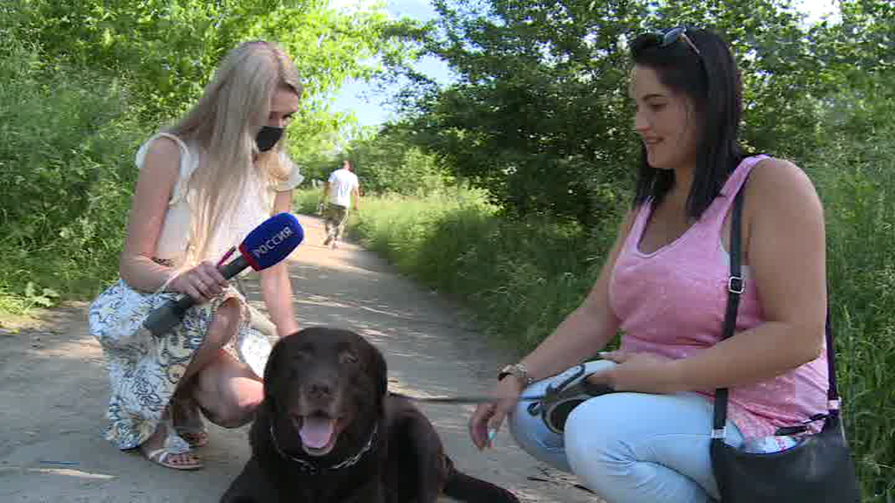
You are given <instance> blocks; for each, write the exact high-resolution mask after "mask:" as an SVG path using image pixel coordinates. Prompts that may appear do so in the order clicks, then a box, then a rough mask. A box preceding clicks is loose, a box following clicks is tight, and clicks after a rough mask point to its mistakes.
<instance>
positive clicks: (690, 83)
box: [469, 27, 827, 503]
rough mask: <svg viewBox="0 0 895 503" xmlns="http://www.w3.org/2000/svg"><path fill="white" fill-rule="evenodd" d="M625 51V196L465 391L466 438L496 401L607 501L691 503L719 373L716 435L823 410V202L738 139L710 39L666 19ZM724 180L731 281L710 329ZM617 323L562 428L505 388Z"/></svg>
mask: <svg viewBox="0 0 895 503" xmlns="http://www.w3.org/2000/svg"><path fill="white" fill-rule="evenodd" d="M631 56H632V59H633V62H634V67H633V70H632V72H631V79H630V84H629V93H630V97H631V99H632V100H633V101H634V103H635V104H636V110H637V112H636V115H635V117H634V120H633V126H634V129H635V130H636V132H637V134H638V135H639V136H640V138H641V140H642V143H643V149H642V150H643V160H642V162H641V167H640V173H639V180H638V185H637V190H636V196H635V198H634V204H633V208H632V210H631V211H630V212H629V213H628V215H627V216H626V218H625V219H624V221H623V222H622V224H621V226H620V229H619V233H618V237H617V240H616V243H615V245H614V246H613V248H612V250H611V252H610V253H609V256H608V259H607V260H606V263H605V265H604V267H603V269H602V271H601V273H600V276H599V278H598V280H597V282H596V285H595V286H594V288H593V289H592V291H591V292H590V294H589V295H588V296H587V298H586V299H585V301H584V302H583V303H582V305H581V306H580V307H578V309H576V310H575V311H574V312H572V313H571V314H570V315H569V316H568V317H566V319H565V320H564V321H563V322H562V323H561V324H560V325H559V327H557V328H556V330H555V331H554V332H553V333H552V334H551V335H550V336H549V337H548V338H547V339H546V340H544V341H543V342H542V343H541V344H540V345H539V346H538V347H537V348H536V349H535V350H534V351H533V352H531V353H530V354H529V355H527V356H526V357H525V358H523V359H522V360H521V362H519V363H518V364H516V365H513V366H509V367H507V368H506V369H505V370H504V371H503V372H501V373H500V376H501V377H502V378H501V379H500V380H499V382H498V383H497V384H496V386H495V388H494V396H495V397H501V398H500V399H496V400H495V402H493V403H490V404H484V405H481V406H479V407H478V409H477V410H476V411H475V413H474V414H473V415H472V417H471V418H470V421H469V430H470V436H471V437H472V440H473V442H474V443H475V444H476V446H478V447H479V448H480V449H481V448H484V447H486V446H488V445H489V444H490V438H493V434H494V432H496V430H497V429H498V428H499V427H500V425H501V423H502V422H503V420H504V418H505V417H506V416H507V415H508V414H509V418H510V429H511V432H512V433H513V436H514V437H515V439H516V441H517V442H518V443H519V444H520V445H521V446H522V447H523V448H524V449H525V450H526V451H528V452H529V453H530V454H532V455H533V456H535V457H536V458H538V459H540V460H542V461H545V462H548V463H550V464H552V465H554V466H556V467H558V468H560V469H563V470H566V471H569V472H572V473H574V474H576V475H577V476H578V477H579V478H581V479H582V481H583V482H584V484H586V485H587V486H588V487H589V488H590V489H591V490H593V491H594V492H595V493H596V494H597V495H598V496H600V497H601V498H603V499H605V500H606V501H608V502H610V503H624V502H651V503H657V502H684V501H686V502H700V501H709V500H711V499H717V498H718V490H717V486H716V482H715V479H714V476H713V474H712V468H711V460H710V455H709V444H710V439H711V434H712V398H713V390H714V389H716V388H719V387H731V388H732V390H731V395H730V406H729V407H730V410H729V414H728V417H729V421H728V424H727V427H726V440H725V441H726V442H727V443H729V444H731V445H734V446H738V447H740V446H743V445H744V444H749V443H750V442H755V441H757V440H758V439H765V438H768V437H771V436H773V435H774V433H775V431H776V430H777V429H778V428H780V427H783V426H791V425H793V424H799V423H801V422H802V421H805V420H806V419H807V418H809V417H810V416H812V415H814V414H816V413H818V412H823V411H825V410H826V403H825V399H826V384H827V371H826V357H825V354H824V352H823V347H824V321H825V310H826V290H825V268H824V264H825V251H824V250H825V237H824V225H823V212H822V208H821V205H820V202H819V199H818V197H817V194H816V192H815V189H814V187H813V185H812V184H811V182H810V181H809V179H808V177H807V176H806V175H805V174H804V173H803V172H802V171H801V170H800V169H799V168H798V167H796V166H794V165H793V164H791V163H789V162H786V161H783V160H779V159H774V158H771V157H768V156H764V155H754V156H749V155H747V154H745V153H744V152H743V150H742V148H741V147H740V145H739V143H738V138H737V135H738V129H739V127H738V126H739V123H740V119H741V113H742V87H741V81H740V78H739V73H738V70H737V68H736V64H735V62H734V59H733V57H732V55H731V53H730V49H729V47H728V46H727V44H725V43H724V42H723V40H722V39H721V38H719V37H718V36H717V35H715V34H714V33H712V32H710V31H708V30H699V29H693V28H683V27H678V28H673V29H669V30H663V31H660V32H656V33H648V34H644V35H641V36H639V37H637V38H636V39H635V40H634V42H633V43H632V45H631ZM747 179H748V183H747ZM741 188H742V190H743V191H744V200H745V206H744V212H743V227H742V236H743V238H742V248H741V251H742V257H743V263H744V264H745V266H746V267H744V278H745V292H744V293H743V295H742V300H741V303H740V307H739V317H738V323H737V327H736V333H735V335H734V336H733V337H731V338H730V339H727V340H723V341H722V333H721V332H722V321H723V319H724V312H725V306H726V301H727V285H728V278H729V254H728V253H729V252H728V250H730V243H729V229H730V211H731V209H732V205H733V200H734V196H735V195H736V194H737V192H738V191H739V190H740V189H741ZM619 330H621V331H622V333H623V335H622V337H621V346H620V349H619V350H618V351H614V352H609V353H601V354H600V356H601V357H602V358H601V359H600V360H597V361H592V362H587V363H586V368H587V370H586V374H590V375H589V376H588V377H587V379H588V380H589V381H590V382H592V383H598V384H605V385H609V386H610V387H611V388H613V389H614V390H615V391H616V392H615V393H608V394H604V395H601V396H597V397H594V398H591V399H589V400H587V401H585V402H584V403H583V404H581V405H579V406H578V407H576V408H575V409H574V410H573V411H572V413H571V414H570V415H569V416H568V419H567V421H566V423H565V429H564V432H563V434H562V435H560V434H557V433H554V432H553V431H551V430H550V429H549V428H548V427H547V426H546V424H545V423H544V421H543V420H541V418H540V417H539V416H536V415H532V414H530V413H529V412H528V410H527V408H528V403H524V402H523V403H517V401H516V400H515V399H514V398H512V397H516V396H519V395H520V393H522V392H523V390H524V391H525V392H526V393H525V394H526V395H536V394H538V393H539V392H543V391H544V390H545V389H546V387H547V386H548V385H550V384H555V383H558V382H560V381H562V380H563V379H564V378H565V377H566V374H565V373H563V371H564V370H566V369H569V368H570V367H573V366H576V365H578V364H580V363H582V361H584V360H585V359H586V358H587V357H588V356H589V355H595V354H597V353H598V352H600V351H602V350H603V349H604V347H605V346H606V345H607V344H608V343H609V342H610V341H611V340H612V338H613V337H614V336H615V335H616V333H617V332H618V331H619ZM557 374H559V375H557ZM812 427H813V425H812Z"/></svg>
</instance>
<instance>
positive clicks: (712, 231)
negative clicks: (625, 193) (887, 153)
mask: <svg viewBox="0 0 895 503" xmlns="http://www.w3.org/2000/svg"><path fill="white" fill-rule="evenodd" d="M765 158H767V157H766V156H755V157H749V158H746V159H744V160H743V161H742V162H741V163H740V165H739V166H737V168H736V170H735V171H734V172H733V173H732V174H731V175H730V177H729V178H728V179H727V182H726V183H725V184H724V186H723V187H722V189H721V193H720V194H719V195H718V197H716V198H715V200H714V201H713V202H712V204H711V205H710V206H709V207H708V209H706V211H705V212H703V214H702V217H701V218H700V219H699V220H698V221H697V222H696V223H695V224H693V225H692V226H691V227H690V228H689V229H687V231H686V232H685V233H684V234H683V235H681V236H680V237H679V238H677V239H676V240H675V241H673V242H672V243H669V244H667V245H665V246H663V247H662V248H659V249H658V250H656V251H655V252H653V253H642V252H641V251H640V250H639V243H640V241H641V237H642V236H643V231H644V228H645V227H646V222H647V221H648V219H649V216H650V213H651V207H652V205H651V204H650V203H649V202H647V203H645V204H643V205H642V206H641V207H640V209H639V210H638V213H637V217H636V219H635V221H634V225H633V227H632V228H631V232H630V233H629V235H628V237H627V239H626V240H625V243H624V245H623V247H622V249H621V252H620V254H619V256H618V260H617V261H616V264H615V269H614V270H613V273H612V278H611V279H610V284H609V299H610V305H611V306H612V309H613V310H614V312H615V314H616V316H618V318H619V320H621V329H622V330H623V332H624V335H623V336H622V341H621V347H622V349H624V350H627V351H638V352H648V353H654V354H659V355H664V356H666V357H669V358H675V359H678V358H686V357H688V356H691V355H694V354H696V353H698V352H700V351H702V350H704V349H706V348H708V347H710V346H712V345H714V344H715V343H717V342H719V341H720V340H721V328H722V324H723V321H724V312H725V309H726V306H727V280H728V276H729V275H730V262H729V260H730V259H729V255H728V252H727V250H725V249H724V246H723V243H722V241H721V231H722V228H723V223H724V217H725V216H726V215H727V213H728V211H729V210H730V209H731V206H732V204H733V200H734V196H735V195H736V193H737V191H738V190H739V189H740V187H741V186H742V185H743V182H744V180H745V179H746V177H747V176H748V174H749V172H750V171H751V170H752V167H753V166H755V165H756V164H757V163H758V162H759V161H761V160H763V159H765ZM743 276H744V279H745V281H746V291H745V293H744V294H743V295H742V297H741V300H740V306H739V314H738V316H737V327H736V332H735V334H739V332H741V331H744V330H748V329H750V328H753V327H755V326H756V325H759V324H761V323H762V322H763V321H764V318H763V316H762V309H761V300H760V299H759V297H758V293H757V291H756V290H757V288H756V287H755V284H754V282H752V281H751V277H750V271H749V268H748V267H744V268H743ZM735 336H737V337H738V336H739V335H735ZM826 360H827V358H826V353H825V352H824V353H823V356H821V357H820V358H818V359H817V360H814V361H812V362H809V363H807V364H805V365H802V366H800V367H798V368H796V369H794V370H792V371H790V372H788V373H786V374H784V375H781V376H779V377H777V378H775V379H771V380H769V381H764V382H760V383H757V384H754V385H750V386H738V387H734V388H731V392H730V398H729V404H730V405H729V410H728V417H729V418H730V420H732V421H733V422H734V424H736V425H737V427H738V428H739V429H740V431H741V432H742V433H743V436H744V437H746V438H752V437H763V436H768V435H773V434H774V431H775V430H776V429H777V428H778V427H781V426H793V425H796V424H799V423H801V422H802V421H805V420H806V419H807V418H808V417H810V416H811V415H813V414H817V413H823V412H826V390H827V385H828V382H827V364H826ZM696 391H697V392H699V393H701V394H703V395H706V396H708V397H712V398H713V397H714V390H696ZM815 431H816V430H815Z"/></svg>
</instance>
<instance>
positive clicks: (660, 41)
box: [637, 26, 702, 59]
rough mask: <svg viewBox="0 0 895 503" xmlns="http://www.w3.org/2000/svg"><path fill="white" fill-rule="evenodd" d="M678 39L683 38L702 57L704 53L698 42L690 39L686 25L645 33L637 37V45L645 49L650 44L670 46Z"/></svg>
mask: <svg viewBox="0 0 895 503" xmlns="http://www.w3.org/2000/svg"><path fill="white" fill-rule="evenodd" d="M678 40H683V41H684V42H686V43H687V45H689V46H690V48H691V49H693V52H695V53H696V55H697V56H699V58H700V59H702V53H701V52H700V51H699V48H698V47H696V44H694V43H693V41H692V40H690V37H688V36H687V27H686V26H675V27H674V28H668V29H666V30H659V31H655V32H649V33H644V34H643V35H640V36H639V37H637V45H638V49H643V48H645V47H648V46H652V45H655V46H658V47H660V48H661V47H668V46H669V45H671V44H673V43H675V42H677V41H678Z"/></svg>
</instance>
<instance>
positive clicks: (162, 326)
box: [143, 255, 249, 337]
mask: <svg viewBox="0 0 895 503" xmlns="http://www.w3.org/2000/svg"><path fill="white" fill-rule="evenodd" d="M248 266H249V263H248V262H247V261H246V259H245V258H243V256H242V255H239V256H238V257H236V258H235V259H234V260H232V261H231V262H229V263H228V264H225V265H224V266H222V267H220V268H219V270H220V271H221V274H222V275H223V276H224V279H230V278H232V277H233V276H236V275H237V274H239V273H240V272H242V270H243V269H245V268H246V267H248ZM195 303H196V301H195V300H194V299H193V298H192V297H190V296H189V295H183V296H182V297H180V298H179V299H177V300H169V301H168V302H166V303H165V304H163V305H162V306H161V307H159V308H157V309H155V310H153V311H152V312H150V313H149V316H147V317H146V320H144V321H143V327H144V328H145V329H146V330H149V332H150V333H152V335H154V336H156V337H161V336H162V335H164V334H166V333H168V332H170V331H171V330H172V329H173V328H174V327H176V326H177V325H178V324H179V323H180V322H181V321H182V320H183V316H184V315H185V314H186V310H187V309H189V308H191V307H193V305H194V304H195Z"/></svg>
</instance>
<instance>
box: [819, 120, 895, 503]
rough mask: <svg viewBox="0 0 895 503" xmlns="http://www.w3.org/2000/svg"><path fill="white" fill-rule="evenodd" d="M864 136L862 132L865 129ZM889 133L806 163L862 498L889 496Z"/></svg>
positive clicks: (893, 193)
mask: <svg viewBox="0 0 895 503" xmlns="http://www.w3.org/2000/svg"><path fill="white" fill-rule="evenodd" d="M865 131H867V130H865ZM892 133H895V129H893V128H891V126H890V128H889V130H888V131H887V130H880V131H878V132H877V134H874V135H871V136H870V137H866V136H863V137H860V138H861V139H860V140H856V139H854V138H855V137H844V138H843V137H839V138H837V139H835V140H833V139H831V140H830V142H829V143H828V145H827V147H825V148H824V149H822V150H821V151H819V152H818V153H817V155H816V157H815V158H814V159H812V160H809V161H808V162H807V163H806V165H807V169H808V171H809V173H811V175H812V177H813V178H814V179H815V180H816V182H817V185H818V190H819V191H820V193H821V196H822V199H823V202H824V207H825V212H826V220H827V242H828V247H827V248H828V261H827V262H828V266H827V275H828V278H829V283H830V302H831V308H832V314H833V321H834V331H835V333H836V336H837V340H836V348H837V352H838V353H837V354H838V356H839V360H838V364H839V365H838V367H839V368H838V372H837V374H838V376H839V377H840V379H841V381H840V387H841V392H842V394H843V397H844V402H843V408H844V410H845V412H846V414H845V418H846V427H847V430H848V438H849V440H850V441H851V442H852V446H853V447H854V452H855V454H856V462H857V465H858V471H859V475H860V478H861V480H862V482H863V488H864V501H879V502H883V501H885V502H887V503H888V502H890V501H892V499H891V498H892V497H893V495H895V468H893V467H895V419H893V418H895V377H893V375H892V372H891V369H892V368H895V320H893V318H892V316H891V313H893V312H895V177H893V176H892V173H893V171H895V144H893V143H892V141H891V138H892Z"/></svg>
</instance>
